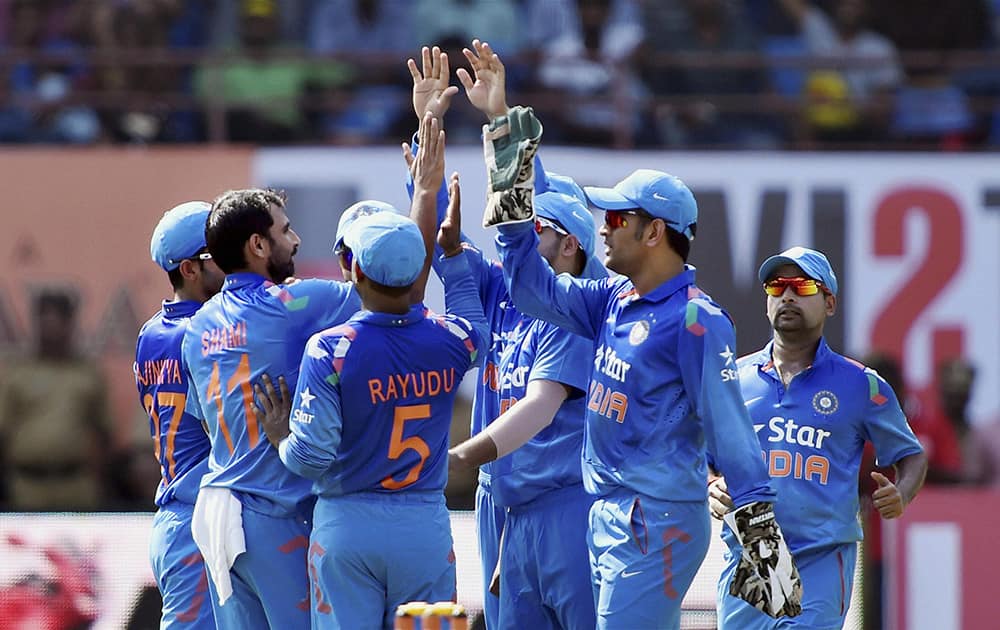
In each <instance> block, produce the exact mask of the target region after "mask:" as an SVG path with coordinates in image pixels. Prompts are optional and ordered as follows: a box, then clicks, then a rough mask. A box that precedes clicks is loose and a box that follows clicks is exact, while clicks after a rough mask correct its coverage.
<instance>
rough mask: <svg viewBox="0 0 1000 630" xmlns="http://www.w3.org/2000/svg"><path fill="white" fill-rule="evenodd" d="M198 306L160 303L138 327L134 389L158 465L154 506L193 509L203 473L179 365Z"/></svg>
mask: <svg viewBox="0 0 1000 630" xmlns="http://www.w3.org/2000/svg"><path fill="white" fill-rule="evenodd" d="M199 308H201V302H194V301H187V300H184V301H177V302H171V301H166V300H165V301H164V302H163V308H161V309H160V311H159V312H158V313H157V314H156V315H154V316H153V317H151V318H150V319H149V321H147V322H146V323H145V324H143V326H142V329H141V330H140V331H139V339H138V340H137V341H136V346H135V364H134V365H133V368H132V369H133V372H134V373H135V385H136V388H138V390H139V402H140V403H142V408H143V409H145V410H146V415H147V416H148V417H149V430H150V433H151V434H152V436H153V452H154V454H155V455H156V459H157V461H158V462H159V463H160V485H159V486H158V487H157V489H156V505H158V506H161V507H162V506H164V505H166V504H167V503H169V502H170V501H172V500H174V499H176V500H178V501H183V502H184V503H190V504H193V503H194V502H195V500H196V499H197V498H198V488H199V487H200V486H201V477H202V475H204V474H205V473H206V472H208V451H209V448H210V444H209V441H208V435H207V434H206V433H205V429H204V427H203V426H202V424H201V410H200V409H199V408H198V406H197V397H195V396H191V395H190V392H189V387H190V377H189V376H188V373H187V371H186V370H185V369H184V368H183V367H182V365H181V341H182V340H183V339H184V331H185V330H187V327H188V322H189V321H190V318H191V316H192V315H194V314H195V312H196V311H197V310H198V309H199Z"/></svg>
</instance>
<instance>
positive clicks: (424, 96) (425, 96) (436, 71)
mask: <svg viewBox="0 0 1000 630" xmlns="http://www.w3.org/2000/svg"><path fill="white" fill-rule="evenodd" d="M420 56H421V62H422V69H418V68H417V62H416V61H414V60H413V59H407V60H406V67H407V68H409V70H410V76H411V77H413V111H414V113H416V115H417V120H423V118H424V114H426V113H427V112H430V113H431V114H432V115H434V116H436V117H437V118H444V114H445V112H447V111H448V107H450V106H451V99H452V97H453V96H455V95H456V94H458V88H457V87H455V86H454V85H451V86H449V85H448V79H449V78H450V75H451V73H450V71H449V69H448V54H447V53H443V52H441V49H440V48H438V47H437V46H435V47H434V48H428V47H427V46H424V47H423V48H421V49H420Z"/></svg>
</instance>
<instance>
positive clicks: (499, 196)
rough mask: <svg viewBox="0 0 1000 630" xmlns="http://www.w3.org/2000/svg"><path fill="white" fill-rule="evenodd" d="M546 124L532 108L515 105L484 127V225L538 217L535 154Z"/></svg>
mask: <svg viewBox="0 0 1000 630" xmlns="http://www.w3.org/2000/svg"><path fill="white" fill-rule="evenodd" d="M541 139H542V123H540V122H539V121H538V119H537V118H535V113H534V112H533V111H532V110H531V108H530V107H521V106H517V107H512V108H511V109H510V110H509V111H508V112H507V115H506V116H501V117H499V118H495V119H493V121H492V122H490V124H488V125H484V126H483V153H484V154H485V157H486V173H487V179H488V182H487V188H486V211H485V212H484V213H483V227H491V226H494V225H500V224H502V223H520V222H522V221H534V220H535V208H534V195H535V166H534V157H535V153H536V152H537V151H538V143H539V141H540V140H541Z"/></svg>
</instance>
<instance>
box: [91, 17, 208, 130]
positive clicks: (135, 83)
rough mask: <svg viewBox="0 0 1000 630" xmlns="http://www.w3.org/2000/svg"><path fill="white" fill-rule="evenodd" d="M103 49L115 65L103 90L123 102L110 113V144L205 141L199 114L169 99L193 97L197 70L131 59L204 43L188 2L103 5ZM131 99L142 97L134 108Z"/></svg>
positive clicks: (98, 25) (99, 24)
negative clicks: (189, 94) (135, 55)
mask: <svg viewBox="0 0 1000 630" xmlns="http://www.w3.org/2000/svg"><path fill="white" fill-rule="evenodd" d="M93 19H94V22H95V27H94V28H95V31H97V33H98V34H99V37H98V46H99V48H100V49H103V51H104V52H108V53H111V56H112V58H113V59H114V60H115V62H114V63H113V64H111V65H107V66H102V68H101V71H100V85H101V88H102V90H103V91H104V92H106V93H108V94H109V95H116V96H118V97H119V98H120V99H121V100H120V101H119V103H120V104H121V105H120V106H119V107H116V108H112V109H108V110H105V111H104V112H103V114H104V115H103V116H102V120H103V123H104V128H105V130H106V132H107V133H108V135H109V136H110V138H111V139H112V140H114V141H118V142H131V143H148V142H181V141H186V142H193V141H195V140H199V139H201V138H202V137H203V134H202V132H201V129H200V124H199V118H198V116H197V114H196V113H195V112H192V111H185V110H183V109H180V108H178V107H177V106H176V105H175V103H173V102H171V101H170V100H169V99H171V98H172V97H177V96H181V95H183V94H185V92H189V91H190V79H191V68H189V67H184V66H180V65H176V64H163V63H161V62H159V61H152V62H151V63H144V64H143V63H139V64H136V63H134V61H133V60H131V59H129V53H130V52H132V53H134V52H139V53H146V54H149V53H157V52H159V53H165V52H166V51H168V50H169V49H170V48H172V47H173V43H174V42H175V41H176V42H180V45H182V46H187V45H191V46H198V45H200V44H201V43H202V42H203V39H202V37H201V36H199V31H200V30H202V29H203V27H204V25H201V26H199V25H198V24H197V23H196V22H195V21H194V20H195V17H194V16H193V15H192V14H191V11H190V10H186V9H185V3H184V2H183V1H182V0H156V1H154V2H129V3H127V4H122V5H120V6H116V5H112V4H103V5H101V6H100V7H98V8H97V9H96V10H95V12H94V16H93ZM128 94H138V95H140V97H141V102H139V103H132V102H130V101H129V99H128V98H127V95H128Z"/></svg>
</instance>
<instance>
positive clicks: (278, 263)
mask: <svg viewBox="0 0 1000 630" xmlns="http://www.w3.org/2000/svg"><path fill="white" fill-rule="evenodd" d="M206 241H207V243H208V250H209V252H210V253H211V254H212V258H213V259H214V260H215V262H216V264H218V266H219V268H220V269H222V270H223V271H224V272H226V274H227V275H226V279H225V283H224V284H223V287H222V291H221V292H220V293H219V294H218V295H216V296H215V297H214V298H212V299H211V300H209V301H208V302H207V303H206V304H205V305H204V306H203V307H202V309H201V310H199V311H198V313H197V314H196V315H195V316H194V317H192V318H191V322H190V325H189V327H188V330H187V332H186V333H185V337H184V343H183V358H184V362H185V363H186V365H187V366H188V368H189V369H190V371H191V379H192V383H193V385H194V389H195V391H196V393H197V396H198V398H199V401H200V405H201V409H202V413H203V417H204V418H205V420H206V422H207V424H208V427H209V433H210V436H211V442H212V450H211V455H210V456H209V472H208V474H206V475H205V477H204V479H203V481H202V489H201V493H200V494H199V497H198V503H197V505H196V507H195V514H194V521H193V526H192V527H193V533H194V538H195V541H196V542H197V543H198V547H199V548H200V549H201V550H202V554H203V555H204V557H205V562H206V565H207V567H208V569H209V574H210V576H211V578H212V580H211V588H212V604H213V606H214V607H215V616H216V623H217V624H218V627H219V628H239V629H245V628H268V627H271V628H302V627H306V626H308V624H309V585H308V577H307V574H306V547H307V542H308V538H309V532H310V530H311V523H312V507H313V503H314V497H313V496H312V493H311V492H310V482H309V481H308V480H307V479H304V478H302V477H299V476H298V475H295V474H294V473H292V472H290V471H289V470H288V469H287V468H285V466H284V465H283V464H282V463H281V461H280V460H279V459H278V454H277V451H275V450H274V449H273V448H272V447H271V446H270V445H269V444H268V442H267V439H266V436H265V435H264V433H263V430H262V428H261V426H260V420H259V418H258V416H257V413H256V411H255V409H254V405H253V403H254V396H253V384H254V383H255V382H257V380H258V378H259V377H260V375H261V374H264V373H267V374H270V375H272V376H274V377H277V376H279V375H280V376H283V377H284V378H285V379H286V380H287V382H288V383H290V384H294V383H295V382H296V379H297V375H298V365H299V361H300V359H301V358H302V351H303V349H304V347H305V344H306V341H307V340H308V339H309V337H310V336H312V334H313V333H315V332H317V331H319V330H323V329H326V328H329V327H330V326H335V325H337V324H340V323H343V322H344V321H346V320H347V319H348V318H349V317H351V316H352V315H353V314H354V313H355V312H357V310H358V309H359V308H360V301H359V299H358V296H357V294H356V293H355V292H354V291H353V289H352V288H351V286H350V285H349V284H347V283H343V282H331V281H326V280H318V279H308V280H301V281H298V282H295V283H292V284H282V283H283V282H284V280H285V279H286V278H289V277H292V276H293V275H294V273H295V265H294V261H293V257H294V255H295V253H296V251H297V250H298V246H299V243H300V239H299V237H298V235H297V234H296V233H295V231H294V230H293V229H292V227H291V223H290V221H289V220H288V216H287V215H286V214H285V201H284V197H283V195H281V194H278V193H276V192H274V191H270V190H260V189H247V190H234V191H230V192H227V193H225V194H223V195H222V196H220V197H219V198H218V199H216V200H215V203H214V204H213V206H212V211H211V214H210V215H209V218H208V224H207V227H206Z"/></svg>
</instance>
